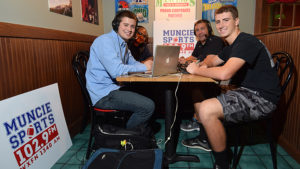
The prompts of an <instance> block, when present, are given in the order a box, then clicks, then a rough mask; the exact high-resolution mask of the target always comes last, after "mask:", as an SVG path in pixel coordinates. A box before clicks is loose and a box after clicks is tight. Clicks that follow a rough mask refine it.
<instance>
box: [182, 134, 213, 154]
mask: <svg viewBox="0 0 300 169" xmlns="http://www.w3.org/2000/svg"><path fill="white" fill-rule="evenodd" d="M181 143H182V145H184V146H185V147H188V148H199V149H201V150H204V151H211V148H210V145H209V144H208V141H206V140H200V139H199V138H198V137H195V138H191V139H186V140H182V141H181Z"/></svg>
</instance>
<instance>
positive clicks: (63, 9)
mask: <svg viewBox="0 0 300 169" xmlns="http://www.w3.org/2000/svg"><path fill="white" fill-rule="evenodd" d="M48 6H49V10H50V11H51V12H54V13H58V14H62V15H66V16H70V17H72V0H48Z"/></svg>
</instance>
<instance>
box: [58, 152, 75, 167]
mask: <svg viewBox="0 0 300 169" xmlns="http://www.w3.org/2000/svg"><path fill="white" fill-rule="evenodd" d="M76 152H77V151H75V150H70V149H69V150H68V151H67V152H66V153H65V154H64V155H63V156H62V157H61V158H60V159H59V160H58V161H57V162H56V163H60V164H62V163H67V162H68V161H69V160H70V159H71V158H72V157H73V156H74V154H75V153H76Z"/></svg>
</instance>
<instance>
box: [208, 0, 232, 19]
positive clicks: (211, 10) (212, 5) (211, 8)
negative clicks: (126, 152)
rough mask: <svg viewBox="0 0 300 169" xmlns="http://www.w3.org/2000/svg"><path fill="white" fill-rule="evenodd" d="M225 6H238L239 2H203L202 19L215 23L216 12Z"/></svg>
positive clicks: (224, 0)
mask: <svg viewBox="0 0 300 169" xmlns="http://www.w3.org/2000/svg"><path fill="white" fill-rule="evenodd" d="M223 5H234V6H236V5H237V0H202V19H206V20H209V21H211V22H214V21H215V11H216V9H219V8H220V7H221V6H223Z"/></svg>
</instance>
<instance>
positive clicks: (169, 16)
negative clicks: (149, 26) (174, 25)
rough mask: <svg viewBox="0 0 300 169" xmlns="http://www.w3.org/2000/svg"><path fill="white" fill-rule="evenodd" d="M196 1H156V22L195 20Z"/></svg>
mask: <svg viewBox="0 0 300 169" xmlns="http://www.w3.org/2000/svg"><path fill="white" fill-rule="evenodd" d="M195 15H196V0H155V20H156V21H158V20H191V19H192V20H194V19H195Z"/></svg>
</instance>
